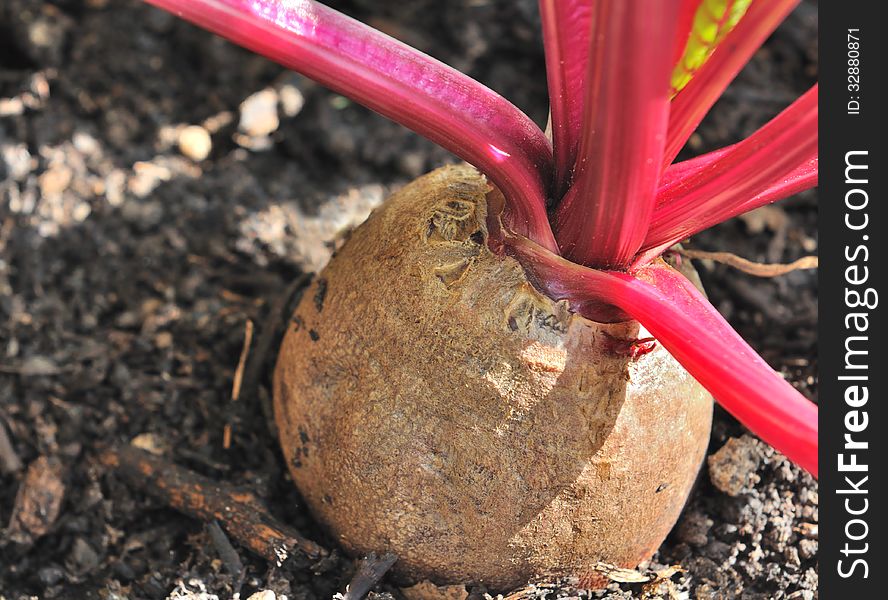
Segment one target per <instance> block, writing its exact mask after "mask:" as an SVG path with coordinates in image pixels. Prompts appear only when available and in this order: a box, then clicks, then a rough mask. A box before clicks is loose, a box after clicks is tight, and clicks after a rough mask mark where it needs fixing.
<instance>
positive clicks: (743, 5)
mask: <svg viewBox="0 0 888 600" xmlns="http://www.w3.org/2000/svg"><path fill="white" fill-rule="evenodd" d="M751 2H752V0H702V1H701V2H700V6H699V7H698V8H697V12H696V13H695V14H694V23H693V26H692V27H691V32H690V34H689V36H688V42H687V44H686V45H685V49H684V53H682V55H681V58H680V59H679V60H678V63H677V64H676V65H675V69H674V70H673V71H672V81H671V85H672V97H675V94H677V93H678V92H680V91H681V89H682V88H683V87H684V86H686V85H687V83H688V82H689V81H690V80H691V78H692V77H693V76H694V73H696V71H697V69H699V68H700V67H701V66H703V63H705V62H706V59H708V58H709V56H710V55H711V54H712V52H713V51H714V50H715V49H716V47H717V46H718V45H719V44H720V43H721V41H722V40H723V39H724V38H725V36H726V35H727V34H728V32H730V31H731V29H733V28H734V26H735V25H736V24H737V23H738V22H739V21H740V19H741V18H742V17H743V15H745V14H746V9H748V8H749V5H750V3H751Z"/></svg>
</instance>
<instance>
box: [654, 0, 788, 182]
mask: <svg viewBox="0 0 888 600" xmlns="http://www.w3.org/2000/svg"><path fill="white" fill-rule="evenodd" d="M798 3H799V0H753V1H752V4H750V6H749V8H748V9H747V11H746V14H745V15H744V16H743V18H741V19H740V22H739V23H737V25H736V26H735V27H734V29H732V30H731V32H730V33H728V34H727V36H725V39H724V40H722V42H721V43H720V44H719V45H718V47H717V48H716V49H715V51H713V53H712V56H710V57H709V59H707V61H706V62H705V63H704V64H703V66H701V67H700V69H699V70H698V71H697V72H696V73H695V74H694V77H693V79H691V80H690V81H689V82H688V84H687V85H686V86H685V87H684V89H682V90H681V92H679V93H678V95H677V96H676V97H675V98H674V99H673V101H672V110H671V112H670V113H669V133H668V136H667V139H666V149H665V153H664V155H663V164H664V165H668V164H669V163H671V162H672V161H673V160H674V159H675V157H676V156H678V153H679V152H680V151H681V149H682V147H683V146H684V145H685V142H687V141H688V138H689V137H691V134H692V133H693V132H694V130H695V129H697V126H698V125H699V124H700V121H702V120H703V117H705V116H706V113H707V112H709V109H710V108H712V105H713V104H715V101H716V100H718V99H719V98H720V97H721V95H722V93H723V92H724V91H725V88H727V87H728V84H729V83H731V81H733V80H734V77H736V76H737V73H739V72H740V69H742V68H743V66H744V65H745V64H746V63H747V62H749V59H750V58H752V55H753V54H754V53H755V51H756V50H758V48H759V47H760V46H761V45H762V44H763V43H764V41H765V40H766V39H767V38H768V36H769V35H771V32H773V31H774V29H776V28H777V25H778V24H780V22H781V21H783V19H784V18H786V15H788V14H789V13H790V12H791V11H792V9H793V8H794V7H795V6H796V5H797V4H798Z"/></svg>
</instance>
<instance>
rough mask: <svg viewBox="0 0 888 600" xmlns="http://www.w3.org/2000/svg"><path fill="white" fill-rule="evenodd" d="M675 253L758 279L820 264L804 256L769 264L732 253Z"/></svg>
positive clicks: (696, 251)
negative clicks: (786, 261)
mask: <svg viewBox="0 0 888 600" xmlns="http://www.w3.org/2000/svg"><path fill="white" fill-rule="evenodd" d="M675 252H678V253H679V254H681V255H682V256H686V257H688V258H696V259H702V260H712V261H715V262H717V263H722V264H725V265H728V266H729V267H733V268H735V269H737V270H738V271H743V272H744V273H748V274H749V275H755V276H756V277H777V276H779V275H786V274H787V273H791V272H792V271H798V270H799V269H816V268H817V264H818V260H817V257H816V256H803V257H802V258H800V259H798V260H794V261H793V262H791V263H789V264H774V263H772V264H768V263H757V262H753V261H751V260H747V259H745V258H742V257H740V256H737V255H736V254H731V253H730V252H706V251H704V250H688V249H687V248H681V249H676V250H675Z"/></svg>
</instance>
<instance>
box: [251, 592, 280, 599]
mask: <svg viewBox="0 0 888 600" xmlns="http://www.w3.org/2000/svg"><path fill="white" fill-rule="evenodd" d="M247 600H277V596H275V593H274V592H272V591H271V590H262V591H259V592H256V593H255V594H253V595H251V596H250V597H249V598H247Z"/></svg>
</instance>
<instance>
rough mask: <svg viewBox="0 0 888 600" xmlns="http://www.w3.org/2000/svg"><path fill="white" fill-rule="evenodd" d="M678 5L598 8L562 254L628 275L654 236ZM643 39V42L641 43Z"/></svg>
mask: <svg viewBox="0 0 888 600" xmlns="http://www.w3.org/2000/svg"><path fill="white" fill-rule="evenodd" d="M678 5H679V1H678V0H662V1H658V2H647V1H645V0H624V1H622V2H597V3H595V4H594V11H593V14H592V30H591V33H590V37H591V45H590V51H589V52H590V54H589V58H588V62H587V69H586V70H587V73H586V79H585V83H586V91H585V101H584V103H583V108H584V118H583V124H582V134H581V135H582V137H581V139H580V147H579V152H578V159H577V162H576V166H575V167H574V181H573V185H572V186H571V188H570V190H569V191H568V192H567V195H565V197H564V198H563V199H562V201H561V203H560V204H559V205H558V209H557V213H556V218H555V229H556V235H557V237H558V240H559V244H560V246H561V250H562V253H563V254H564V255H565V256H566V257H568V258H570V259H571V260H573V261H575V262H578V263H581V264H591V265H597V266H603V267H607V268H617V269H622V268H625V267H626V266H627V265H628V264H629V262H630V261H631V259H632V257H633V256H634V255H635V253H636V252H637V251H638V249H639V247H640V246H641V244H642V241H643V240H644V236H645V234H646V233H647V228H648V223H649V221H650V215H651V212H652V211H653V207H654V192H655V190H656V186H657V180H658V179H659V177H660V169H661V163H662V156H663V144H664V140H665V136H666V126H667V123H668V117H669V77H670V72H671V70H672V66H673V65H672V61H671V52H672V49H673V47H674V46H675V34H674V32H673V30H672V28H671V27H663V23H672V22H674V21H675V19H676V16H677V14H678ZM641 40H644V41H643V42H641Z"/></svg>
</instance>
